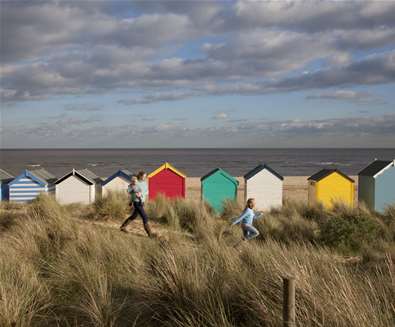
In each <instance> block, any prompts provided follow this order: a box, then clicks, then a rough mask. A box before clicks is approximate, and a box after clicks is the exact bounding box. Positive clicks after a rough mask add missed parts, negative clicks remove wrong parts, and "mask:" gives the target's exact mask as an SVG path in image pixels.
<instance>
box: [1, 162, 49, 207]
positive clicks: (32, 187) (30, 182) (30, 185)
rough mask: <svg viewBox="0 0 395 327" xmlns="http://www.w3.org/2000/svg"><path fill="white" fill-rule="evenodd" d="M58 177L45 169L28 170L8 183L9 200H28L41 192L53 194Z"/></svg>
mask: <svg viewBox="0 0 395 327" xmlns="http://www.w3.org/2000/svg"><path fill="white" fill-rule="evenodd" d="M55 180H56V177H55V176H54V175H52V174H51V173H50V172H48V171H47V170H45V169H43V168H42V169H37V170H27V169H25V170H24V171H23V172H22V174H20V175H19V176H17V177H15V178H14V179H13V180H12V181H11V182H9V183H8V190H9V200H10V201H14V202H28V201H31V200H34V199H35V198H36V197H37V196H38V195H39V194H40V193H47V194H53V193H54V191H55V185H54V182H55Z"/></svg>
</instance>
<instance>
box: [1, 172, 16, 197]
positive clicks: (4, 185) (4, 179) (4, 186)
mask: <svg viewBox="0 0 395 327" xmlns="http://www.w3.org/2000/svg"><path fill="white" fill-rule="evenodd" d="M13 178H14V176H12V175H11V174H9V173H7V172H6V171H5V170H3V169H0V201H3V200H8V183H9V182H11V181H12V179H13Z"/></svg>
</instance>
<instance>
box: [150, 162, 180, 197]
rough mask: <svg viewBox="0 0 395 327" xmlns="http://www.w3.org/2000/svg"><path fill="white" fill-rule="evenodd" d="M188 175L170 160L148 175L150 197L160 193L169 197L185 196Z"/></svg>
mask: <svg viewBox="0 0 395 327" xmlns="http://www.w3.org/2000/svg"><path fill="white" fill-rule="evenodd" d="M185 178H186V176H185V175H184V174H183V173H181V172H180V171H179V170H177V169H176V168H174V167H173V166H172V165H170V164H169V163H168V162H166V163H164V164H163V165H162V166H160V167H159V168H158V169H156V170H154V171H153V172H152V173H150V174H149V175H148V188H149V198H150V199H154V198H155V197H156V196H157V195H158V194H163V195H164V196H166V197H169V198H176V197H181V198H184V197H185Z"/></svg>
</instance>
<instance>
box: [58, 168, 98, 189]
mask: <svg viewBox="0 0 395 327" xmlns="http://www.w3.org/2000/svg"><path fill="white" fill-rule="evenodd" d="M70 176H77V177H78V178H79V179H81V180H83V181H84V182H85V183H87V184H89V185H93V184H95V181H94V180H91V179H89V178H88V177H86V176H85V175H83V174H81V173H80V172H79V171H77V170H75V169H73V170H72V171H71V172H69V173H67V174H66V175H64V176H63V177H61V178H59V179H58V180H57V181H56V182H55V184H59V183H61V182H63V181H64V180H65V179H67V178H69V177H70Z"/></svg>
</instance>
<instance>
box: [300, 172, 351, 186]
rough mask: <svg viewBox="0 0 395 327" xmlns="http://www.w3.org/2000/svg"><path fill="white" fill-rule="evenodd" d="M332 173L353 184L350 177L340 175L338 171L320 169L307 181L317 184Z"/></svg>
mask: <svg viewBox="0 0 395 327" xmlns="http://www.w3.org/2000/svg"><path fill="white" fill-rule="evenodd" d="M333 173H338V174H339V175H341V176H343V177H344V178H346V179H348V180H349V181H350V182H352V183H354V180H353V179H352V178H351V177H349V176H347V175H346V174H344V173H342V172H341V171H340V170H338V169H322V170H320V171H319V172H318V173H316V174H314V175H312V176H310V177H309V178H308V179H307V180H309V181H315V182H318V181H320V180H322V179H324V178H325V177H327V176H329V175H331V174H333Z"/></svg>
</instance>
